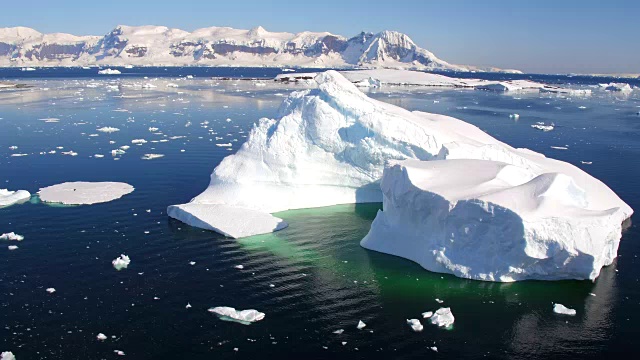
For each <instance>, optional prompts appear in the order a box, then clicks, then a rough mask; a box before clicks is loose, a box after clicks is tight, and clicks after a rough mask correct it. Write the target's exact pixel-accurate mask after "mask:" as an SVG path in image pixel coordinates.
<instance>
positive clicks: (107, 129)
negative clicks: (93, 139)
mask: <svg viewBox="0 0 640 360" xmlns="http://www.w3.org/2000/svg"><path fill="white" fill-rule="evenodd" d="M98 131H100V132H103V133H114V132H116V131H120V129H118V128H115V127H110V126H105V127H101V128H100V129H98Z"/></svg>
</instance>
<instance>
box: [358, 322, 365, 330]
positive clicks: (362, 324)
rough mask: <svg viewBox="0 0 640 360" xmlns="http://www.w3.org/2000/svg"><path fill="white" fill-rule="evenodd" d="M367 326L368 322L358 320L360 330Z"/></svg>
mask: <svg viewBox="0 0 640 360" xmlns="http://www.w3.org/2000/svg"><path fill="white" fill-rule="evenodd" d="M365 326H367V324H365V323H363V322H362V320H360V321H358V326H357V328H358V330H362V329H364V327H365Z"/></svg>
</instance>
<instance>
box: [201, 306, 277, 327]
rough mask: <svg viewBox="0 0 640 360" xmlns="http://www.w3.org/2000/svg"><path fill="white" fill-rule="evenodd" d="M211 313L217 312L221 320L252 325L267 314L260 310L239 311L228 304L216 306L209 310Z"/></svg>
mask: <svg viewBox="0 0 640 360" xmlns="http://www.w3.org/2000/svg"><path fill="white" fill-rule="evenodd" d="M208 311H209V312H210V313H214V314H217V315H218V316H219V317H220V319H221V320H225V321H234V322H237V323H240V324H243V325H251V323H254V322H256V321H260V320H262V319H264V316H265V314H264V313H261V312H259V311H258V310H254V309H250V310H242V311H238V310H236V309H234V308H232V307H228V306H216V307H214V308H210V309H209V310H208Z"/></svg>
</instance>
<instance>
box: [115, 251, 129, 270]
mask: <svg viewBox="0 0 640 360" xmlns="http://www.w3.org/2000/svg"><path fill="white" fill-rule="evenodd" d="M111 263H112V264H113V267H114V268H115V269H116V270H118V271H120V270H122V269H126V268H127V266H129V264H130V263H131V259H129V257H128V256H127V255H124V254H121V255H120V257H118V258H115V259H114V260H113V261H112V262H111Z"/></svg>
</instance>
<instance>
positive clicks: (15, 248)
mask: <svg viewBox="0 0 640 360" xmlns="http://www.w3.org/2000/svg"><path fill="white" fill-rule="evenodd" d="M7 249H9V250H17V249H18V245H9V246H7Z"/></svg>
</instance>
